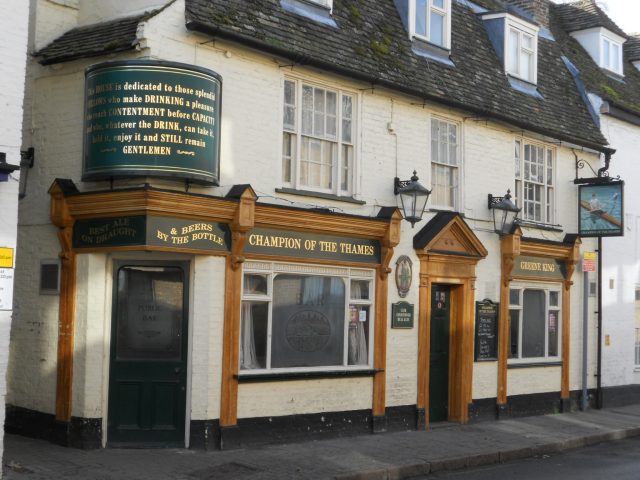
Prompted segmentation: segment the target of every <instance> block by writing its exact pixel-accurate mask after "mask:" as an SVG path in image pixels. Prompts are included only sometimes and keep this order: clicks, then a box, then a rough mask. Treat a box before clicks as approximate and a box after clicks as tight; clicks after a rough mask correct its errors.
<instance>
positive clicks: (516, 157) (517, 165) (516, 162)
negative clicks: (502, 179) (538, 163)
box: [513, 140, 520, 178]
mask: <svg viewBox="0 0 640 480" xmlns="http://www.w3.org/2000/svg"><path fill="white" fill-rule="evenodd" d="M513 146H514V149H513V150H514V153H513V158H514V166H515V170H516V178H520V142H519V141H518V140H516V141H515V142H513Z"/></svg>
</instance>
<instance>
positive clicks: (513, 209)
mask: <svg viewBox="0 0 640 480" xmlns="http://www.w3.org/2000/svg"><path fill="white" fill-rule="evenodd" d="M488 206H489V210H491V211H492V212H493V228H494V230H495V232H496V233H498V234H500V235H507V234H508V233H511V229H512V228H513V225H514V224H515V223H516V219H517V218H518V213H520V210H521V209H520V208H518V207H517V206H516V205H515V203H513V202H512V201H511V190H507V194H506V195H505V196H504V197H494V196H493V195H491V194H489V202H488Z"/></svg>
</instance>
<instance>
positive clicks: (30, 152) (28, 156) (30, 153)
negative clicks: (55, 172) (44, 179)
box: [20, 147, 36, 168]
mask: <svg viewBox="0 0 640 480" xmlns="http://www.w3.org/2000/svg"><path fill="white" fill-rule="evenodd" d="M35 159H36V153H35V149H34V148H33V147H29V148H28V149H26V150H20V166H21V167H29V168H33V164H34V162H35Z"/></svg>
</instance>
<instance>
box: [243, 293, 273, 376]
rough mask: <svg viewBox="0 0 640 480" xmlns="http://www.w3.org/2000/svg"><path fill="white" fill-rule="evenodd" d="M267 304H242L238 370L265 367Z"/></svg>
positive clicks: (267, 322)
mask: <svg viewBox="0 0 640 480" xmlns="http://www.w3.org/2000/svg"><path fill="white" fill-rule="evenodd" d="M268 324H269V304H268V303H267V302H242V312H241V331H240V368H241V369H242V370H249V369H255V368H266V367H267V328H268Z"/></svg>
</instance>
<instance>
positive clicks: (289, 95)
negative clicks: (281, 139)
mask: <svg viewBox="0 0 640 480" xmlns="http://www.w3.org/2000/svg"><path fill="white" fill-rule="evenodd" d="M295 104H296V90H295V83H294V82H292V81H290V80H286V81H285V82H284V112H283V114H284V119H283V123H284V128H285V129H286V130H295V128H296V115H295V112H296V110H295Z"/></svg>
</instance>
